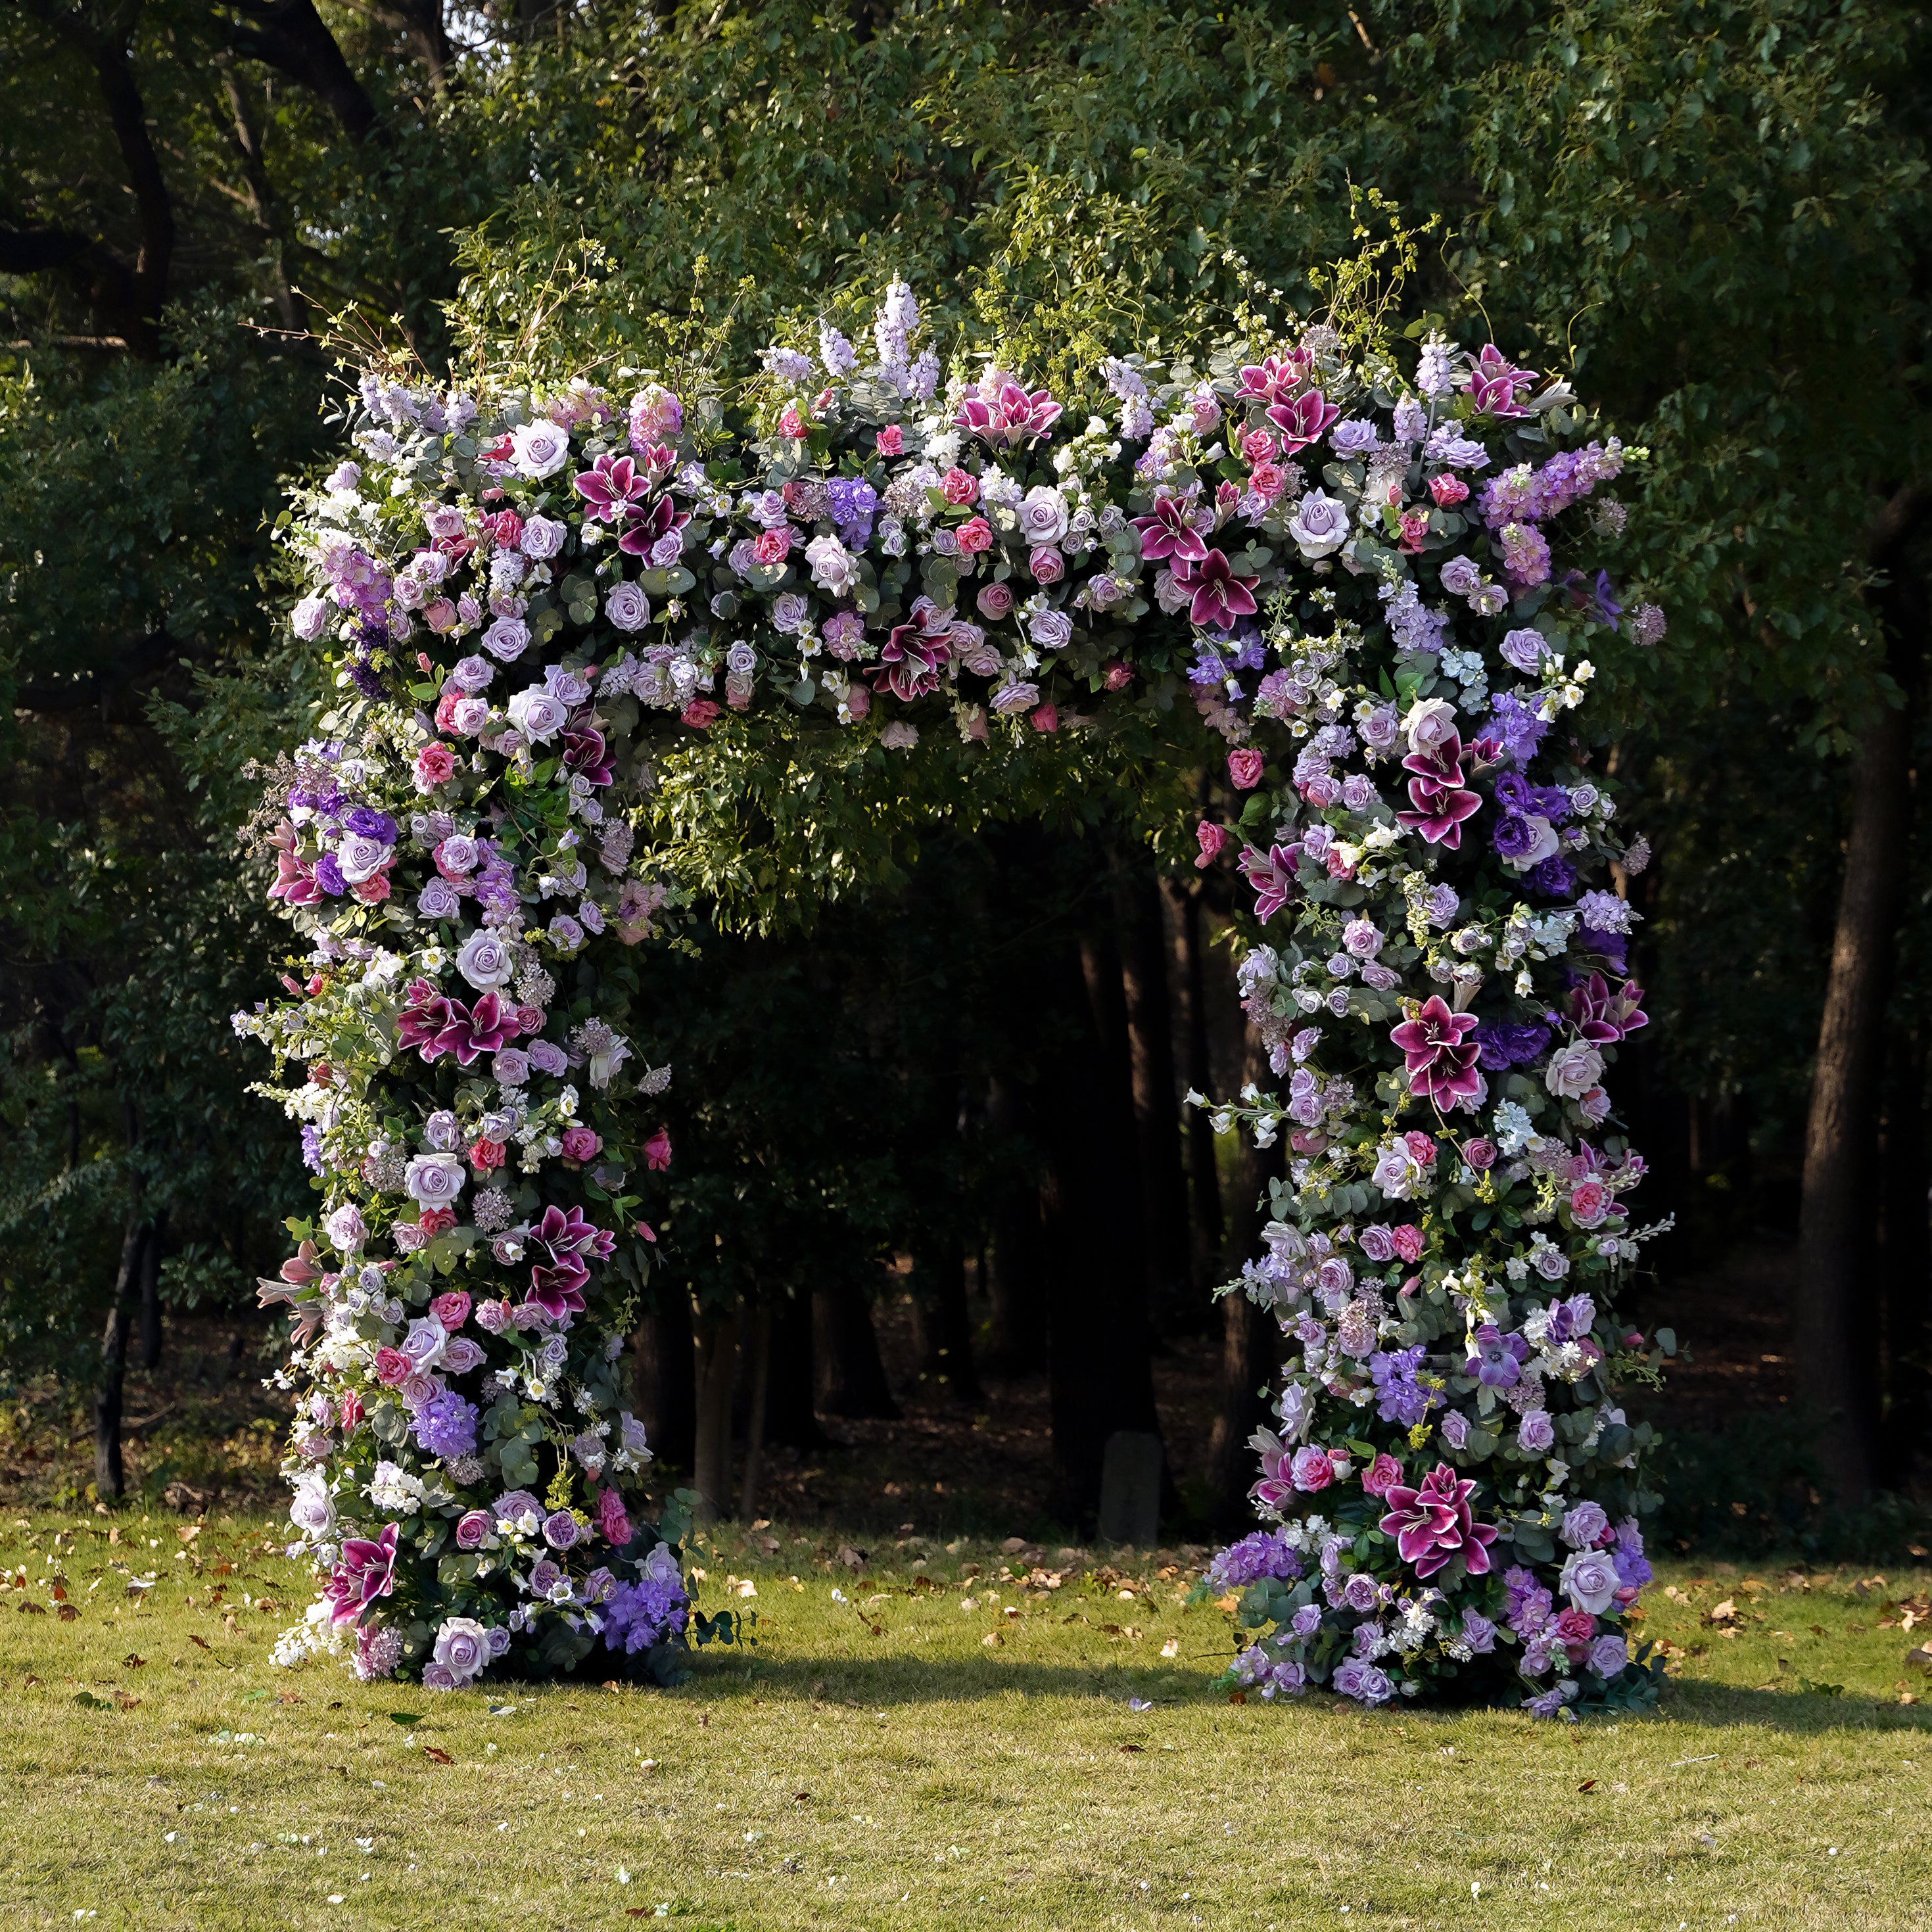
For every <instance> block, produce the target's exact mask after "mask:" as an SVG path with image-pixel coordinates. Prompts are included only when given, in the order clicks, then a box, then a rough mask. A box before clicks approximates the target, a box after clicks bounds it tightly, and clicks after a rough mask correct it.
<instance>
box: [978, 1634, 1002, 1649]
mask: <svg viewBox="0 0 1932 1932" xmlns="http://www.w3.org/2000/svg"><path fill="white" fill-rule="evenodd" d="M1005 1643H1006V1639H1005V1638H1004V1637H1002V1636H1001V1634H999V1632H998V1631H988V1632H987V1633H986V1635H985V1636H984V1637H982V1638H981V1639H980V1646H981V1648H982V1649H987V1648H991V1647H992V1646H1004V1644H1005Z"/></svg>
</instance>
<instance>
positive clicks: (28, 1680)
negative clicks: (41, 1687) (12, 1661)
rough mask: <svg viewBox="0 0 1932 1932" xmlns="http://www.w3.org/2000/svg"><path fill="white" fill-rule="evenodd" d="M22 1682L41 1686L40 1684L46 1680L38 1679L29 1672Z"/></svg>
mask: <svg viewBox="0 0 1932 1932" xmlns="http://www.w3.org/2000/svg"><path fill="white" fill-rule="evenodd" d="M21 1681H22V1682H23V1683H26V1684H39V1683H41V1682H44V1681H45V1680H44V1679H41V1678H38V1677H36V1676H34V1675H33V1673H31V1671H30V1672H28V1674H27V1676H26V1677H24V1678H23V1679H22V1680H21Z"/></svg>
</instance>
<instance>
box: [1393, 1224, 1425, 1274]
mask: <svg viewBox="0 0 1932 1932" xmlns="http://www.w3.org/2000/svg"><path fill="white" fill-rule="evenodd" d="M1389 1239H1390V1241H1391V1242H1393V1243H1394V1247H1395V1251H1396V1253H1397V1254H1398V1255H1400V1256H1401V1257H1402V1259H1403V1260H1404V1261H1406V1262H1409V1264H1410V1265H1411V1266H1413V1265H1415V1263H1416V1262H1419V1261H1420V1260H1421V1259H1422V1230H1421V1229H1420V1228H1418V1227H1417V1226H1415V1224H1414V1223H1406V1224H1405V1225H1404V1226H1402V1227H1400V1228H1391V1229H1390V1230H1389Z"/></svg>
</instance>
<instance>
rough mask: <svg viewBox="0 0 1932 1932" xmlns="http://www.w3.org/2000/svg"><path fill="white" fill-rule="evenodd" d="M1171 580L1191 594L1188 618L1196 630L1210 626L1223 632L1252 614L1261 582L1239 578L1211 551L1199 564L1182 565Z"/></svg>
mask: <svg viewBox="0 0 1932 1932" xmlns="http://www.w3.org/2000/svg"><path fill="white" fill-rule="evenodd" d="M1174 580H1175V583H1177V584H1178V585H1179V586H1180V587H1181V589H1183V590H1186V591H1190V592H1192V593H1193V598H1194V604H1193V609H1192V610H1191V611H1190V613H1189V615H1190V617H1191V618H1192V619H1193V622H1194V624H1195V625H1196V628H1198V629H1202V630H1205V629H1207V628H1209V627H1211V626H1213V627H1215V628H1219V629H1221V630H1223V631H1225V630H1227V629H1229V628H1230V627H1231V626H1232V625H1233V623H1234V621H1235V619H1236V618H1237V617H1245V616H1251V615H1252V614H1253V612H1254V609H1255V586H1256V584H1257V583H1259V582H1260V581H1261V579H1260V578H1259V577H1243V576H1241V574H1238V572H1237V571H1236V570H1235V566H1234V565H1232V564H1231V563H1230V562H1229V561H1228V559H1227V558H1226V556H1225V555H1224V554H1223V553H1222V552H1221V551H1220V550H1210V551H1209V552H1208V554H1207V555H1206V556H1204V557H1203V558H1202V559H1201V560H1200V561H1199V562H1198V563H1184V564H1182V565H1181V566H1180V567H1179V568H1178V569H1177V570H1176V571H1175V573H1174Z"/></svg>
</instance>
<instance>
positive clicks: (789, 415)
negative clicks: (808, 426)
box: [778, 403, 805, 437]
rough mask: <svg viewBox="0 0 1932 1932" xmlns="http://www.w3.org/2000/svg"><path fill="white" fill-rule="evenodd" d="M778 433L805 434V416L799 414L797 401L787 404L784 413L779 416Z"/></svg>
mask: <svg viewBox="0 0 1932 1932" xmlns="http://www.w3.org/2000/svg"><path fill="white" fill-rule="evenodd" d="M778 434H779V435H781V436H794V437H796V436H802V435H804V434H805V419H804V418H803V417H802V416H800V415H799V413H798V405H797V404H796V403H787V404H786V405H785V410H784V415H783V416H780V417H779V418H778Z"/></svg>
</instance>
